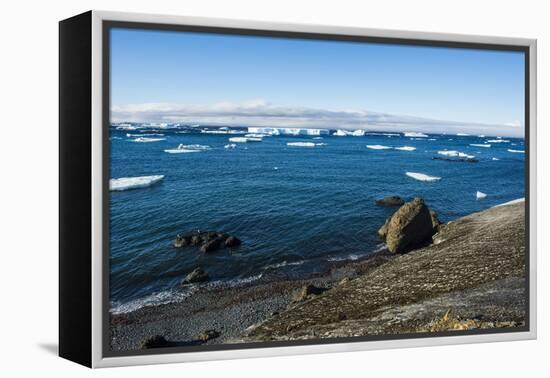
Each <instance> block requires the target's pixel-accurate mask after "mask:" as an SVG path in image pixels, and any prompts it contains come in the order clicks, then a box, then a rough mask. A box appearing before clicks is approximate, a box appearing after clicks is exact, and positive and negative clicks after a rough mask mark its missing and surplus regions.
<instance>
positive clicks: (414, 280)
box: [111, 200, 525, 351]
mask: <svg viewBox="0 0 550 378" xmlns="http://www.w3.org/2000/svg"><path fill="white" fill-rule="evenodd" d="M415 201H416V202H415ZM393 202H396V201H393ZM413 202H415V203H414V204H413V205H410V204H412V203H413ZM407 205H409V208H408V209H406V210H407V211H405V210H401V209H402V208H403V207H404V206H407ZM400 210H401V213H403V214H402V215H403V216H401V217H399V219H397V218H396V217H395V216H392V217H393V218H395V219H392V217H390V219H389V220H388V221H387V222H386V223H387V224H388V225H389V224H393V226H392V227H394V229H392V231H391V233H390V234H391V235H392V236H391V237H392V238H394V239H395V240H396V241H395V240H394V245H395V246H397V247H395V248H394V251H393V252H395V253H389V252H392V251H380V252H378V253H375V254H373V255H372V256H369V257H368V258H366V259H364V260H362V261H354V262H347V263H341V264H339V265H335V266H334V267H333V268H331V269H330V271H328V272H325V273H324V274H319V275H317V276H314V277H311V278H309V279H306V280H293V281H290V280H289V281H275V282H260V283H258V284H250V285H247V286H243V287H238V288H237V287H233V288H217V289H216V288H214V289H209V290H199V291H197V292H196V293H195V294H193V295H191V296H189V297H187V298H185V299H184V300H183V301H181V302H178V303H171V304H164V305H159V306H151V307H144V308H140V309H138V310H135V311H133V312H130V313H125V314H120V315H112V316H111V347H112V350H114V351H129V350H136V349H142V348H151V347H170V346H186V345H204V344H207V345H209V344H220V343H237V342H256V341H268V340H299V339H312V338H325V337H343V336H364V335H376V334H396V333H410V332H429V331H443V330H464V329H479V328H494V327H517V326H522V325H523V324H524V319H525V295H524V294H525V279H524V277H525V214H524V203H523V202H520V203H513V204H505V205H503V206H499V207H494V208H491V209H487V210H485V211H482V212H479V213H474V214H471V215H469V216H466V217H463V218H460V219H457V220H455V221H453V222H449V223H447V224H445V225H439V224H437V225H436V223H435V221H433V219H434V218H433V215H432V214H430V212H429V209H427V208H426V209H425V208H424V204H423V202H422V203H420V201H417V200H414V201H412V202H409V203H407V204H405V205H402V206H401V207H400V208H399V210H397V211H396V214H397V213H398V212H399V211H400ZM426 211H428V213H427V214H428V215H427V216H426ZM394 215H395V214H394ZM417 219H421V220H422V224H428V221H429V225H430V227H432V229H431V231H427V232H425V235H429V238H430V241H433V242H432V243H431V244H428V243H426V242H425V240H422V241H418V240H413V239H414V238H413V239H411V238H410V237H409V236H406V234H407V232H403V229H407V227H409V226H408V224H409V223H412V224H413V225H415V226H414V227H412V228H411V229H412V230H414V233H417V232H418V229H417V227H418V222H420V221H418V220H417ZM435 219H437V217H436V218H435ZM398 226H399V227H401V228H400V229H399V227H398ZM396 227H398V228H396ZM211 236H216V238H223V239H224V240H227V238H229V237H230V236H229V235H214V234H212V235H211ZM386 238H387V234H386ZM400 238H401V239H400ZM180 240H181V238H180ZM403 240H405V242H407V243H409V242H410V241H411V240H413V242H414V243H413V244H409V245H407V243H405V244H403ZM386 241H387V240H386ZM220 243H221V242H220ZM391 243H393V242H390V244H391ZM195 245H198V244H197V243H195ZM221 245H223V244H221ZM403 252H406V253H403ZM199 273H200V272H199Z"/></svg>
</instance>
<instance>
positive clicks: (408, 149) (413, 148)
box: [395, 146, 416, 151]
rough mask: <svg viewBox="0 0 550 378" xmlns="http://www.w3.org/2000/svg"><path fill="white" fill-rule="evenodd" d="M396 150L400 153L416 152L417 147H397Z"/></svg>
mask: <svg viewBox="0 0 550 378" xmlns="http://www.w3.org/2000/svg"><path fill="white" fill-rule="evenodd" d="M395 149H396V150H399V151H415V150H416V147H411V146H403V147H395Z"/></svg>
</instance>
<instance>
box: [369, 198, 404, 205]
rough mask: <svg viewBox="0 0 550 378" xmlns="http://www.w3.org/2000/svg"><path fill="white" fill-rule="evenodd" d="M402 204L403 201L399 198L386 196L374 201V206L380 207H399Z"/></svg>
mask: <svg viewBox="0 0 550 378" xmlns="http://www.w3.org/2000/svg"><path fill="white" fill-rule="evenodd" d="M404 203H405V200H404V199H403V198H401V197H399V196H388V197H384V198H382V199H378V200H376V204H377V205H380V206H401V205H403V204H404Z"/></svg>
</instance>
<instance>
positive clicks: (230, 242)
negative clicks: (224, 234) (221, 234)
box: [224, 236, 241, 248]
mask: <svg viewBox="0 0 550 378" xmlns="http://www.w3.org/2000/svg"><path fill="white" fill-rule="evenodd" d="M224 244H225V246H226V247H229V248H235V247H238V246H239V245H241V241H240V239H239V238H237V237H235V236H230V237H228V238H227V239H225V243H224Z"/></svg>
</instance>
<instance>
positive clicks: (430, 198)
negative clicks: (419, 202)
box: [109, 125, 525, 312]
mask: <svg viewBox="0 0 550 378" xmlns="http://www.w3.org/2000/svg"><path fill="white" fill-rule="evenodd" d="M134 126H136V125H134ZM134 126H132V127H130V129H129V130H128V129H120V130H119V129H117V128H116V127H111V131H110V148H111V164H110V177H111V178H112V179H116V178H124V177H138V176H150V175H163V176H164V178H163V179H162V180H161V181H159V182H157V183H155V184H152V185H151V186H148V187H145V188H139V189H132V190H122V191H111V192H110V260H109V261H110V269H111V273H110V295H111V305H112V311H114V312H121V311H129V310H132V309H135V308H138V307H140V306H144V305H149V304H159V303H166V302H170V301H177V300H180V299H181V298H184V297H185V296H188V295H192V293H193V292H194V290H198V289H200V287H202V286H224V285H227V286H235V285H241V284H244V283H247V282H254V281H257V280H269V279H283V278H298V277H303V276H307V275H310V274H312V273H322V272H324V271H326V270H327V269H329V268H330V266H331V265H333V264H335V263H337V262H339V261H344V260H357V259H361V258H364V257H366V256H368V255H369V254H370V253H372V252H373V251H376V250H378V249H380V248H381V244H380V240H379V238H378V237H377V234H376V231H377V230H378V228H379V227H380V226H381V225H382V224H383V223H384V221H385V219H386V218H387V217H388V216H390V215H391V214H392V213H393V211H395V210H396V208H390V207H380V206H377V205H376V204H375V200H376V199H378V198H381V197H384V196H388V195H399V196H401V197H403V198H404V199H406V200H410V199H412V198H413V197H415V196H421V197H423V198H424V199H425V201H426V203H427V204H428V205H429V206H430V207H431V208H433V209H434V210H436V212H437V213H438V214H439V218H440V220H442V221H444V222H447V221H450V220H453V219H455V218H458V217H461V216H464V215H467V214H470V213H473V212H476V211H480V210H483V209H487V208H489V207H492V206H495V205H497V204H500V203H504V202H507V201H511V200H514V199H517V198H521V197H524V196H525V185H524V173H525V170H524V164H525V154H524V153H522V152H521V151H523V150H525V146H524V140H523V139H516V138H508V137H502V139H501V142H494V141H495V140H498V139H497V138H496V137H493V136H485V137H480V136H457V135H454V134H453V135H433V134H430V135H429V136H428V137H423V138H411V137H405V136H403V134H401V135H400V136H395V135H365V136H343V137H342V136H332V135H330V136H322V139H314V136H307V135H304V136H267V137H264V138H263V140H262V141H261V142H248V143H235V146H234V148H229V147H233V146H229V147H228V148H225V146H226V145H228V144H231V142H229V141H228V139H229V138H230V137H242V136H243V135H236V134H235V135H233V134H210V133H204V132H201V128H189V127H187V128H159V127H153V126H148V127H139V126H138V127H136V128H135V129H134ZM211 130H214V129H211ZM153 134H154V135H153ZM139 137H142V138H152V139H157V138H158V139H161V140H157V141H151V140H150V139H144V140H143V139H142V141H139V139H138V141H137V140H136V139H137V138H139ZM488 141H493V142H488ZM289 142H306V143H316V144H321V143H322V144H326V145H316V146H315V147H300V146H288V145H287V143H289ZM180 144H183V145H185V146H189V145H192V146H191V147H190V148H192V149H198V150H199V151H198V152H193V153H178V154H171V153H167V152H165V150H167V149H168V150H170V149H175V148H177V146H178V145H180ZM471 144H485V145H487V144H489V145H490V147H479V146H472V145H471ZM193 145H199V146H193ZM367 145H369V146H375V147H374V148H367V147H366V146H367ZM380 146H382V147H380ZM403 146H407V147H414V148H415V150H412V151H410V149H409V151H407V150H396V149H394V148H393V147H403ZM383 147H392V148H385V149H383ZM445 150H447V151H458V152H461V153H463V154H466V155H469V156H470V157H474V158H475V160H477V162H462V161H447V160H435V159H433V158H434V157H449V156H448V154H447V155H441V154H439V153H438V151H445ZM509 150H512V151H509ZM406 172H414V173H422V174H425V175H428V176H430V177H433V178H434V180H435V181H421V180H417V179H415V178H413V177H410V176H407V175H406ZM437 178H439V179H437ZM478 191H479V192H482V193H484V194H486V197H485V198H481V199H478V198H476V193H477V192H478ZM196 229H200V230H215V231H223V232H226V233H229V234H232V235H235V236H237V237H238V238H240V239H241V240H242V241H243V244H242V245H241V246H240V247H239V248H237V249H234V250H226V249H223V250H220V251H218V252H216V253H211V254H203V253H201V252H199V250H198V249H196V248H192V247H191V248H186V249H176V248H174V247H173V242H174V239H175V237H176V235H177V234H178V233H185V232H189V231H192V230H196ZM197 266H201V267H202V268H203V269H204V270H206V271H207V272H208V274H209V275H210V279H211V280H210V282H209V283H206V284H199V285H195V286H190V287H186V288H182V287H181V286H180V282H181V280H182V278H184V277H185V276H186V275H187V274H188V273H189V272H191V271H192V270H193V269H194V268H196V267H197Z"/></svg>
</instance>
